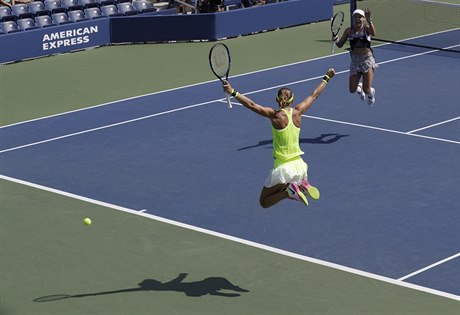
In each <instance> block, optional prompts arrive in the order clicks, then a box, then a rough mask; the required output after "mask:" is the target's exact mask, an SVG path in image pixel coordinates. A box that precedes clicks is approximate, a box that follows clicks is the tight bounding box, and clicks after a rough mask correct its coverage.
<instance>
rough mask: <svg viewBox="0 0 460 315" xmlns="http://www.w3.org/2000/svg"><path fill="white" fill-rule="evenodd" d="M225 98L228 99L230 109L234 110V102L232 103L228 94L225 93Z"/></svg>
mask: <svg viewBox="0 0 460 315" xmlns="http://www.w3.org/2000/svg"><path fill="white" fill-rule="evenodd" d="M225 98H226V99H227V106H228V108H232V107H233V106H232V102H230V95H228V93H225Z"/></svg>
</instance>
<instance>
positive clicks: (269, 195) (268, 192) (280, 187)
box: [259, 184, 289, 208]
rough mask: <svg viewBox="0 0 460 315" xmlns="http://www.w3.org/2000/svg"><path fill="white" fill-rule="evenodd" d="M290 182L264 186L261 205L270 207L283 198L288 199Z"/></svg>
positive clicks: (261, 193) (260, 200)
mask: <svg viewBox="0 0 460 315" xmlns="http://www.w3.org/2000/svg"><path fill="white" fill-rule="evenodd" d="M288 186H289V184H277V185H275V186H273V187H265V186H264V188H262V191H261V192H260V199H259V202H260V205H261V206H262V208H269V207H271V206H273V205H275V204H277V203H278V202H280V201H281V200H283V199H286V198H287V197H288V196H289V195H288V192H287V191H286V188H287V187H288Z"/></svg>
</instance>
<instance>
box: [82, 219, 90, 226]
mask: <svg viewBox="0 0 460 315" xmlns="http://www.w3.org/2000/svg"><path fill="white" fill-rule="evenodd" d="M83 223H84V224H85V225H91V219H90V218H85V219H84V220H83Z"/></svg>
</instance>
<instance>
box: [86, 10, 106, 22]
mask: <svg viewBox="0 0 460 315" xmlns="http://www.w3.org/2000/svg"><path fill="white" fill-rule="evenodd" d="M85 16H86V17H87V18H89V19H91V20H94V19H99V18H105V17H106V16H105V15H103V14H102V11H101V9H99V8H88V9H85Z"/></svg>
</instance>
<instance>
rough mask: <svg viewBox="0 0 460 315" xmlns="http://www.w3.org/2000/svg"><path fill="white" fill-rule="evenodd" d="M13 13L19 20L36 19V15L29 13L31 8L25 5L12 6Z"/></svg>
mask: <svg viewBox="0 0 460 315" xmlns="http://www.w3.org/2000/svg"><path fill="white" fill-rule="evenodd" d="M11 12H12V13H13V14H14V15H16V16H17V17H18V19H25V18H32V19H33V18H34V14H33V13H31V12H29V8H28V7H27V4H25V3H16V4H13V5H12V6H11Z"/></svg>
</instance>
